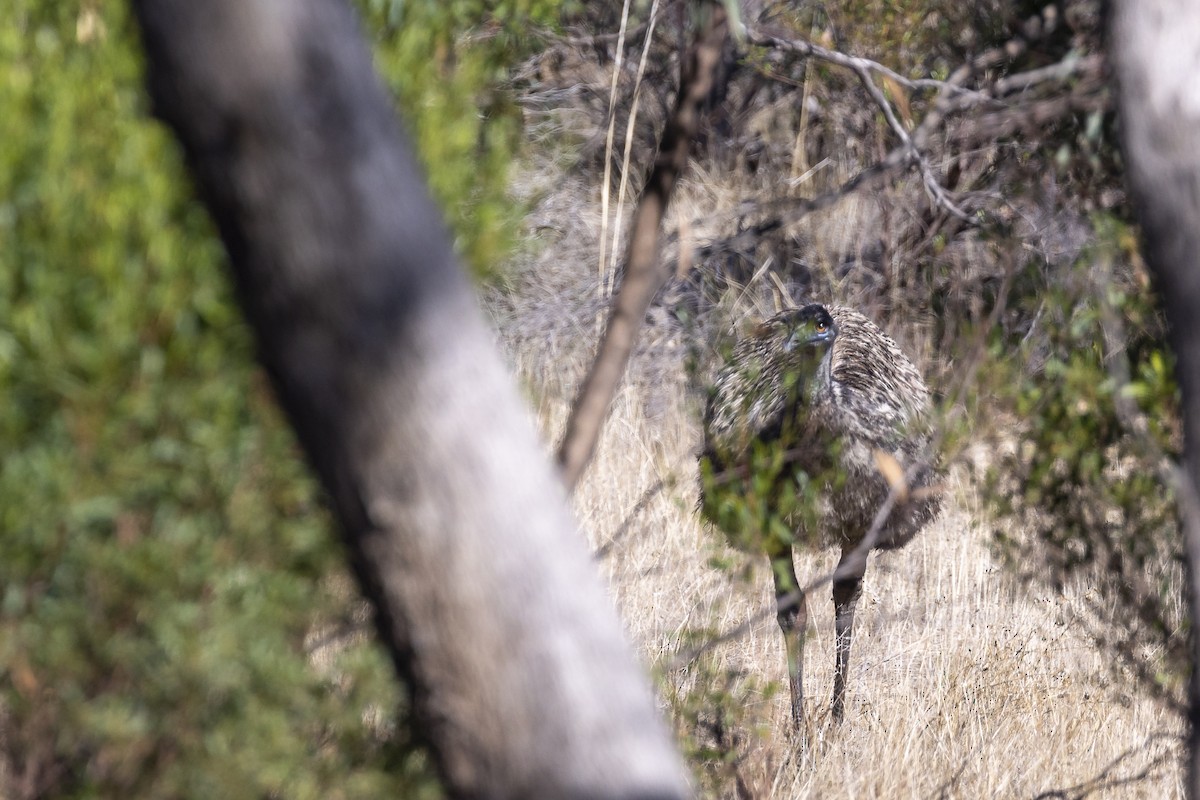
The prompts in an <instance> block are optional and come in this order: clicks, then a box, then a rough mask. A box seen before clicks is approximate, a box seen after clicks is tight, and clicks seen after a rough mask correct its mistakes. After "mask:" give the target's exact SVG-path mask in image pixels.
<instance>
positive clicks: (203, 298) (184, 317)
mask: <svg viewBox="0 0 1200 800" xmlns="http://www.w3.org/2000/svg"><path fill="white" fill-rule="evenodd" d="M14 3H15V4H10V5H9V6H8V7H6V12H7V13H6V14H5V15H4V18H3V21H2V22H0V107H3V108H4V123H3V135H0V241H2V242H3V243H4V247H3V248H0V397H3V398H4V404H3V407H2V409H0V451H2V452H3V453H4V461H3V466H2V468H0V531H2V533H3V538H2V539H0V542H2V544H0V671H2V672H3V675H4V681H3V688H2V689H0V703H2V706H3V718H4V726H3V727H4V729H3V731H2V735H0V751H2V752H3V755H4V756H5V758H6V760H7V762H8V770H7V773H6V774H8V775H9V776H11V779H12V780H11V784H12V785H11V786H6V787H3V793H4V794H5V795H6V796H10V797H33V796H66V797H97V796H112V797H125V796H136V797H205V798H208V797H264V796H288V797H314V798H315V797H335V798H336V797H346V798H349V797H372V796H381V795H384V794H388V795H397V794H400V795H404V796H431V795H434V794H437V793H438V788H437V786H436V783H435V782H434V781H433V780H432V778H431V776H430V772H429V769H428V767H427V766H426V765H425V763H424V757H423V755H422V754H420V753H419V752H417V751H415V750H414V749H413V747H412V745H411V743H410V742H409V741H408V740H407V738H406V736H405V734H404V733H403V728H402V727H401V728H398V727H397V726H396V725H395V724H394V722H393V720H394V719H395V718H396V716H397V713H400V714H402V713H403V709H402V706H403V703H404V698H403V697H401V696H400V693H399V692H398V690H397V688H396V686H395V681H394V676H393V672H392V670H391V667H390V665H389V664H388V663H387V661H386V658H385V656H384V655H383V653H382V652H380V651H379V650H378V649H377V648H376V647H375V646H374V645H373V644H372V643H371V637H369V636H367V635H365V633H364V632H363V628H364V626H365V624H366V623H365V622H364V621H363V620H362V619H361V617H362V613H361V609H362V606H361V603H360V601H359V600H358V599H357V597H356V594H355V593H354V592H353V591H352V590H351V589H350V588H349V587H350V585H351V581H350V578H349V576H348V575H347V573H346V570H345V566H344V554H343V553H342V551H341V549H340V547H339V546H338V544H337V541H336V537H335V536H334V535H332V533H331V526H330V521H329V519H328V517H327V515H326V514H325V512H324V511H323V510H322V506H321V503H320V501H319V497H318V492H317V489H316V487H315V485H314V484H313V482H312V480H311V479H310V478H309V477H308V474H307V470H306V468H305V466H304V465H303V463H302V460H301V458H300V455H299V453H298V451H297V448H296V446H295V443H294V442H293V439H292V436H291V433H290V431H289V430H288V429H287V428H286V426H285V425H284V424H283V423H282V421H281V419H280V418H279V415H278V414H277V413H276V411H275V408H274V405H273V402H272V400H271V398H270V394H269V391H268V389H267V388H266V384H265V380H264V378H263V376H262V375H261V373H260V372H259V371H258V370H257V368H256V367H255V366H254V363H253V348H252V342H251V340H250V336H249V334H248V331H247V330H246V328H245V327H244V326H243V324H242V323H241V320H240V315H239V313H238V312H237V308H236V305H235V303H234V301H233V298H232V296H231V291H230V288H229V285H228V282H227V280H226V277H225V275H224V274H223V265H222V252H221V249H220V246H219V244H218V242H217V241H216V239H215V237H214V234H213V231H212V230H211V228H210V226H209V223H208V221H207V218H206V215H205V213H204V212H203V209H202V208H201V207H200V206H199V205H198V204H197V203H196V202H195V201H193V200H192V199H190V192H189V189H188V182H187V180H186V177H185V176H184V174H183V171H182V168H181V164H180V158H179V154H178V152H177V148H176V147H175V145H174V143H173V142H172V141H171V140H170V138H169V136H168V135H167V133H166V131H165V130H164V129H162V128H161V127H160V126H158V125H157V124H155V123H153V122H152V121H150V120H149V118H148V108H147V103H146V100H145V97H144V94H143V91H142V88H141V83H142V76H141V59H140V56H139V54H138V43H137V40H136V31H135V28H134V25H133V22H132V20H131V18H130V16H129V13H128V10H127V9H126V8H125V6H124V5H123V4H114V3H103V4H102V3H98V2H94V1H93V0H83V2H67V3H58V2H52V1H51V0H14ZM401 9H402V10H403V14H401V13H400V10H401ZM552 10H553V9H552V6H551V5H550V4H539V5H536V6H533V7H531V6H528V5H526V4H521V3H514V4H509V5H505V6H502V7H499V8H496V9H492V10H491V11H486V10H485V9H484V7H483V5H482V4H472V3H465V4H464V3H457V4H453V5H451V6H448V7H443V6H442V5H440V4H435V3H425V4H413V3H406V4H403V5H401V4H399V3H394V4H390V5H389V4H384V3H373V4H371V5H370V13H369V14H368V24H369V25H370V26H373V28H372V30H374V31H375V36H376V44H377V47H378V48H379V50H378V61H379V63H380V65H381V66H382V67H383V68H384V69H385V71H386V72H387V74H388V76H389V78H390V80H391V81H392V83H393V84H394V85H399V88H400V89H401V95H402V99H403V102H404V104H405V106H406V108H407V109H408V110H409V112H410V114H409V119H410V120H416V122H415V125H416V126H417V132H418V135H417V137H416V138H417V141H418V145H419V146H420V147H421V148H422V152H423V155H424V157H425V160H426V163H427V164H428V165H430V173H431V177H432V180H433V183H434V186H435V191H436V193H437V194H438V196H439V198H440V199H442V200H443V202H446V203H448V204H450V205H451V207H452V208H453V211H452V213H451V216H452V218H453V220H454V223H455V226H456V230H457V231H458V234H459V241H460V247H461V249H462V251H463V252H465V253H466V254H468V255H469V256H470V258H471V259H472V260H473V261H474V262H475V263H476V264H482V263H487V262H489V261H491V260H493V259H495V258H496V257H497V256H498V254H499V253H500V252H501V248H502V246H503V244H504V239H505V231H507V230H508V229H509V227H508V226H509V224H510V223H511V219H512V218H511V216H510V215H511V214H512V213H513V211H512V209H511V208H510V204H508V203H507V202H506V201H504V199H503V189H504V179H505V175H504V166H505V164H506V163H507V160H508V158H509V157H510V155H511V153H512V150H513V148H514V146H515V133H516V127H515V126H516V123H517V115H516V112H515V108H514V107H513V106H512V105H511V104H509V103H508V101H507V100H506V99H505V98H504V95H503V94H502V93H500V92H496V91H494V90H492V89H491V88H490V87H492V86H493V85H494V84H495V83H496V81H497V80H498V79H499V77H500V72H499V70H500V67H501V66H502V65H503V59H504V58H506V57H508V56H511V55H512V54H513V53H514V52H515V50H516V48H517V47H518V44H517V43H516V40H515V39H514V36H515V34H514V33H513V32H514V31H515V30H516V29H517V27H518V24H519V22H520V20H522V19H525V18H528V16H529V15H531V14H533V15H535V16H536V15H540V16H538V17H537V18H538V19H542V18H545V17H546V16H547V15H549V14H550V12H551V11H552ZM405 15H407V16H405ZM392 16H395V17H396V18H395V19H391V18H390V17H392ZM385 17H389V18H388V19H384V18H385ZM400 17H404V20H403V21H404V28H400V27H398V25H397V23H398V22H399V21H400ZM485 22H487V23H488V24H493V23H494V24H495V25H496V26H497V27H496V28H495V29H494V30H493V29H490V28H489V29H487V32H488V33H489V35H488V36H483V35H482V32H483V30H484V29H483V28H482V27H481V26H483V24H484V23H485ZM468 24H472V25H475V26H476V27H475V28H473V30H474V35H475V39H476V40H477V42H476V43H475V44H472V45H471V46H465V45H463V44H462V42H463V41H465V39H464V36H465V34H464V33H463V31H464V30H466V28H467V26H468ZM492 33H495V34H496V35H494V36H493V35H490V34H492ZM400 77H403V78H404V79H405V80H404V82H403V83H402V84H401V83H400V81H399V80H398V79H399V78H400ZM477 103H482V107H483V109H484V113H483V114H482V115H481V114H480V113H479V112H478V107H477V105H476V104H477ZM492 121H494V122H496V123H497V124H495V125H492V124H485V123H487V122H492ZM460 187H462V188H460ZM326 635H332V636H334V637H335V639H336V645H335V646H322V647H320V648H318V647H317V646H316V644H315V643H316V642H318V641H319V640H320V639H321V637H323V636H326ZM318 661H319V662H320V668H318V667H317V662H318Z"/></svg>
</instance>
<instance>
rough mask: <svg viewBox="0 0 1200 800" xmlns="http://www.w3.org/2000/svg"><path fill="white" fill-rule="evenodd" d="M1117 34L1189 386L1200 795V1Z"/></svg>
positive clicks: (1130, 149)
mask: <svg viewBox="0 0 1200 800" xmlns="http://www.w3.org/2000/svg"><path fill="white" fill-rule="evenodd" d="M1111 36H1112V44H1113V54H1114V56H1115V59H1116V66H1117V77H1118V80H1119V82H1120V100H1119V104H1120V111H1121V126H1122V133H1123V137H1124V142H1123V144H1124V151H1125V158H1126V162H1127V165H1128V173H1129V183H1130V188H1131V189H1132V191H1133V197H1134V207H1135V208H1136V209H1137V212H1138V216H1139V219H1140V221H1141V224H1142V230H1143V237H1144V247H1145V251H1146V256H1147V260H1148V262H1149V264H1150V268H1151V269H1152V270H1153V272H1154V275H1155V278H1156V279H1157V281H1158V288H1159V292H1160V294H1161V295H1162V298H1163V303H1164V306H1165V308H1166V313H1167V319H1168V322H1169V323H1170V327H1171V344H1172V346H1173V348H1174V350H1175V355H1176V358H1177V362H1176V372H1177V374H1178V378H1179V385H1180V388H1181V390H1182V393H1183V405H1182V408H1183V422H1184V450H1185V460H1186V470H1185V472H1186V478H1185V480H1184V481H1182V483H1183V484H1184V485H1183V486H1181V487H1180V491H1179V494H1180V496H1181V502H1180V507H1181V509H1182V523H1183V526H1182V527H1183V532H1184V548H1185V552H1186V555H1187V565H1188V574H1189V590H1190V591H1189V594H1190V598H1189V604H1190V610H1191V620H1192V631H1191V636H1192V674H1191V679H1190V683H1189V688H1188V695H1189V696H1188V705H1189V712H1188V721H1189V724H1190V732H1189V738H1188V746H1189V755H1188V771H1189V775H1188V792H1189V796H1191V797H1192V798H1200V670H1197V669H1196V665H1197V664H1200V635H1197V634H1198V633H1200V631H1198V630H1197V627H1196V626H1197V621H1198V620H1200V514H1198V513H1197V502H1196V498H1197V497H1198V496H1200V492H1198V489H1200V78H1198V77H1197V76H1198V75H1200V3H1197V2H1196V0H1118V2H1116V3H1114V6H1113V9H1112V29H1111Z"/></svg>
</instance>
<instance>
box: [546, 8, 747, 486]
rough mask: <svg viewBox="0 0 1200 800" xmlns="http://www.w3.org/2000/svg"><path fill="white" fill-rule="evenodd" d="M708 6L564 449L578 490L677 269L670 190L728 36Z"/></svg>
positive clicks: (568, 477) (562, 456) (567, 471)
mask: <svg viewBox="0 0 1200 800" xmlns="http://www.w3.org/2000/svg"><path fill="white" fill-rule="evenodd" d="M704 9H705V10H706V11H707V13H708V20H707V22H706V24H705V26H704V27H703V28H702V29H701V30H700V31H699V32H698V33H697V35H696V40H695V42H694V43H693V45H692V47H691V49H690V52H689V53H688V56H687V57H686V58H685V59H684V60H683V74H682V76H681V80H680V82H679V94H678V96H677V97H676V101H675V111H674V113H673V114H672V115H671V118H670V119H669V120H668V121H667V126H666V128H664V130H663V133H662V140H661V144H660V148H659V153H658V157H657V158H656V160H655V164H654V171H653V172H652V173H651V174H650V179H649V180H648V181H647V183H646V188H645V189H644V190H643V192H642V197H641V199H640V200H639V201H638V206H637V209H636V210H635V211H634V216H633V227H632V229H631V231H630V236H629V250H628V253H627V255H626V259H625V278H624V281H623V283H622V286H621V290H620V292H619V293H618V294H617V297H616V299H615V300H614V301H613V306H612V311H611V313H610V315H609V318H608V326H607V328H606V329H605V331H604V338H603V340H602V341H601V343H600V350H599V352H598V353H597V354H596V360H595V361H594V362H593V363H592V368H591V371H590V372H589V373H588V375H587V378H586V379H585V380H584V382H583V385H582V386H581V387H580V390H579V395H578V396H577V397H576V399H575V403H574V405H573V406H572V408H571V416H570V418H569V419H568V420H567V429H566V434H565V435H564V436H563V441H562V445H561V446H560V448H559V451H558V463H559V465H560V466H561V467H562V472H563V480H564V482H565V483H566V485H567V487H568V488H574V486H575V484H576V483H577V482H578V481H579V476H580V475H582V474H583V470H584V467H585V466H587V463H588V461H590V460H591V457H592V453H593V452H594V450H595V448H596V442H597V440H598V439H599V438H600V428H601V426H602V425H603V424H604V419H605V417H606V416H607V415H608V406H609V403H610V401H611V400H612V397H613V395H614V394H615V393H616V390H617V386H618V384H620V382H621V378H622V376H623V375H624V374H625V365H626V364H627V363H628V362H629V356H630V354H631V353H632V352H633V346H634V343H635V342H636V340H637V335H638V331H639V329H640V328H641V324H642V319H643V318H644V317H645V315H646V308H647V307H648V306H649V305H650V300H651V299H652V298H653V297H654V295H655V293H657V292H658V290H659V289H660V288H662V286H663V284H665V283H666V282H667V280H668V279H669V278H670V277H671V271H670V270H669V269H668V268H667V265H666V264H664V263H661V259H660V258H659V241H658V240H659V227H660V225H661V223H662V219H663V216H664V215H665V214H666V210H667V204H668V202H669V201H670V199H671V192H672V191H673V190H674V188H675V184H676V182H677V181H678V180H679V176H680V175H681V174H682V173H683V171H684V169H685V168H686V167H687V159H688V150H689V149H690V145H691V141H692V139H693V138H695V136H696V133H697V131H698V130H699V126H700V105H701V104H702V103H703V102H704V100H705V99H706V98H707V97H709V95H710V94H711V93H712V89H713V86H714V83H715V82H716V75H717V65H718V64H719V63H720V60H721V51H722V49H723V47H724V44H725V41H726V39H727V38H728V36H729V24H728V19H727V17H726V15H725V8H724V6H722V5H721V4H720V3H709V4H706V5H705V6H704Z"/></svg>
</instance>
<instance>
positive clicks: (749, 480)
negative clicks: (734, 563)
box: [700, 441, 824, 556]
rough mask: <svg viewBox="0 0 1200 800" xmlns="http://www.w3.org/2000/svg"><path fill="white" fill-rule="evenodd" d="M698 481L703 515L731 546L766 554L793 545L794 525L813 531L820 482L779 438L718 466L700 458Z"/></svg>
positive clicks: (754, 444)
mask: <svg viewBox="0 0 1200 800" xmlns="http://www.w3.org/2000/svg"><path fill="white" fill-rule="evenodd" d="M822 477H823V476H822ZM700 481H701V486H702V487H703V493H702V498H701V511H702V512H703V514H704V516H705V518H706V519H708V520H709V521H710V522H712V524H714V525H715V526H717V528H719V529H720V530H721V531H723V532H724V533H725V535H726V537H727V538H728V540H729V543H730V544H731V545H733V546H734V547H736V548H738V549H739V550H743V551H745V552H750V553H765V554H767V555H768V556H775V555H778V554H779V553H782V552H784V551H785V550H786V549H787V548H790V547H791V546H792V545H793V543H794V539H795V531H796V529H797V527H798V524H797V523H799V527H802V528H803V529H807V530H812V529H813V527H814V522H815V515H816V509H817V508H818V507H819V506H818V503H819V498H820V494H821V488H822V486H823V485H824V482H823V481H822V480H819V479H818V478H815V477H813V476H810V475H809V474H808V473H807V472H805V471H804V470H803V469H801V468H800V467H798V466H797V465H796V464H795V463H794V461H793V459H791V458H789V452H788V447H787V444H786V443H785V442H783V441H773V442H761V441H755V442H753V443H752V446H751V448H750V452H749V453H747V455H746V458H745V459H743V460H742V461H741V462H740V463H737V464H736V465H734V466H730V467H727V468H725V469H722V470H715V469H714V467H713V463H712V461H711V460H710V459H708V458H703V459H701V461H700Z"/></svg>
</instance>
